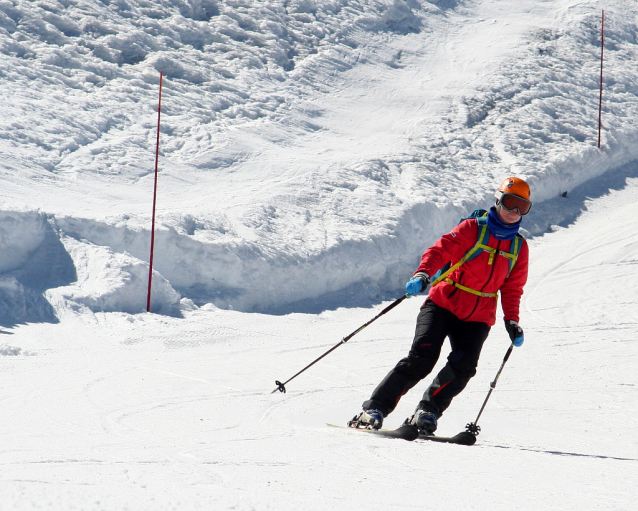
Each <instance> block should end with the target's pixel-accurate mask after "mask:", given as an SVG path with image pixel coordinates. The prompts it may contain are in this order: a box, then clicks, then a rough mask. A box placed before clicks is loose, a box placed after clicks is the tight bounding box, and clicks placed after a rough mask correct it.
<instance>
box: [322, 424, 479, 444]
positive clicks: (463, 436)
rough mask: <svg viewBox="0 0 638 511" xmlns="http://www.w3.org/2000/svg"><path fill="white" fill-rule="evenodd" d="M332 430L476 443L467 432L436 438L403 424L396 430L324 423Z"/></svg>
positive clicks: (473, 437) (445, 441)
mask: <svg viewBox="0 0 638 511" xmlns="http://www.w3.org/2000/svg"><path fill="white" fill-rule="evenodd" d="M326 424H327V425H328V426H331V427H333V428H341V429H349V430H350V431H360V432H362V433H370V434H372V435H377V436H382V437H385V438H400V439H402V440H408V441H410V442H412V441H414V440H417V439H418V440H428V441H430V442H441V443H446V444H457V445H474V444H475V443H476V436H475V435H473V434H472V433H470V432H469V431H462V432H461V433H458V434H456V435H454V436H437V435H419V432H418V430H417V429H416V428H415V427H414V426H412V425H410V424H403V425H402V426H400V427H398V428H397V429H365V428H351V427H349V426H343V425H341V424H331V423H329V422H327V423H326Z"/></svg>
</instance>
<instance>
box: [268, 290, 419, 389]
mask: <svg viewBox="0 0 638 511" xmlns="http://www.w3.org/2000/svg"><path fill="white" fill-rule="evenodd" d="M408 296H410V295H409V294H405V295H403V296H402V297H401V298H399V299H397V300H395V301H394V302H392V303H391V304H390V305H388V306H387V307H386V308H385V309H383V310H382V311H381V312H380V313H379V314H377V315H376V316H375V317H374V318H372V319H371V320H370V321H368V322H367V323H365V324H363V325H361V326H360V327H359V328H357V329H356V330H355V331H354V332H352V333H351V334H350V335H347V336H346V337H344V338H343V339H341V341H339V343H337V344H335V345H334V346H333V347H332V348H330V349H329V350H328V351H326V352H325V353H324V354H323V355H321V356H320V357H319V358H317V359H316V360H314V361H313V362H311V363H310V364H308V365H307V366H306V367H304V368H303V369H302V370H301V371H299V372H298V373H297V374H295V375H294V376H293V377H291V378H288V379H287V380H286V381H285V382H283V383H281V382H280V381H279V380H276V381H275V385H277V388H276V389H275V390H273V391H272V392H271V394H274V393H275V392H277V391H279V392H283V393H285V392H286V384H287V383H288V382H290V381H291V380H294V379H295V378H296V377H297V376H299V375H300V374H301V373H303V372H304V371H305V370H306V369H309V368H310V367H312V366H313V365H315V364H316V363H317V362H319V361H320V360H321V359H322V358H323V357H325V356H326V355H328V354H330V353H332V352H333V351H334V350H336V349H337V348H338V347H339V346H341V345H342V344H345V343H347V342H348V341H349V340H350V339H351V338H352V337H354V336H355V335H356V334H358V333H359V332H361V330H363V329H364V328H365V327H367V326H368V325H369V324H370V323H372V322H374V321H376V320H377V319H379V318H380V317H381V316H383V315H384V314H385V313H386V312H390V311H391V310H392V309H394V308H395V307H396V306H397V305H399V304H400V303H401V302H402V301H403V300H405V299H406V298H407V297H408Z"/></svg>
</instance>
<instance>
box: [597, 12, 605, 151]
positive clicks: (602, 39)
mask: <svg viewBox="0 0 638 511" xmlns="http://www.w3.org/2000/svg"><path fill="white" fill-rule="evenodd" d="M604 51H605V11H604V10H603V21H602V28H601V32H600V99H599V102H598V149H600V131H601V129H602V126H603V53H604Z"/></svg>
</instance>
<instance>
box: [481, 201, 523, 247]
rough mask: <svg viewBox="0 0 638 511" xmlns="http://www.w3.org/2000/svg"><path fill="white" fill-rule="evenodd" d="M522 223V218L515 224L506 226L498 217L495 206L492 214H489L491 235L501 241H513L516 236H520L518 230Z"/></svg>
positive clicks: (488, 223) (488, 222)
mask: <svg viewBox="0 0 638 511" xmlns="http://www.w3.org/2000/svg"><path fill="white" fill-rule="evenodd" d="M522 221H523V219H522V218H521V219H520V220H519V221H518V222H516V223H515V224H512V225H507V224H504V223H503V222H501V219H500V218H499V217H498V213H497V212H496V207H495V206H492V207H491V208H490V212H489V213H488V214H487V228H488V229H489V230H490V233H492V235H493V236H494V237H496V238H497V239H499V240H513V239H514V237H515V236H516V234H518V229H519V227H520V226H521V222H522Z"/></svg>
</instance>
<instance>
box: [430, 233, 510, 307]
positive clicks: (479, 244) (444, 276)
mask: <svg viewBox="0 0 638 511" xmlns="http://www.w3.org/2000/svg"><path fill="white" fill-rule="evenodd" d="M479 225H480V224H479ZM478 240H479V241H478V242H477V243H476V244H475V245H474V246H473V247H472V248H471V249H470V250H469V251H468V252H467V254H465V255H464V256H463V257H462V258H461V260H460V261H459V262H458V263H456V264H454V265H453V266H451V267H450V268H449V269H448V270H447V271H446V272H444V273H443V274H442V275H440V276H439V277H438V278H437V279H435V280H434V281H433V282H432V283H431V286H435V285H437V284H438V283H439V282H447V283H448V284H451V285H453V286H454V287H456V288H458V289H460V290H462V291H466V292H467V293H472V294H473V295H476V296H481V297H483V298H498V293H484V292H483V291H477V290H476V289H472V288H470V287H467V286H463V285H461V284H459V283H458V282H454V281H453V280H452V279H450V278H448V275H450V274H451V273H452V272H453V271H454V270H456V269H457V268H458V267H459V266H461V265H462V264H463V263H465V262H467V261H469V260H470V259H471V258H472V256H473V255H474V253H475V252H476V251H477V250H485V251H486V252H489V254H490V257H489V259H488V261H487V264H494V257H495V256H496V254H498V255H500V256H503V257H506V258H508V259H509V260H510V261H509V263H510V270H511V269H512V266H513V265H514V263H515V262H516V257H517V254H518V245H519V240H518V236H517V237H516V241H515V242H514V253H509V252H505V251H503V250H496V249H495V248H493V247H490V246H488V245H486V244H485V243H483V241H487V240H489V231H488V230H487V224H483V225H481V230H480V232H479V237H478Z"/></svg>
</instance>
